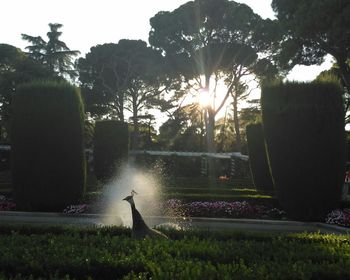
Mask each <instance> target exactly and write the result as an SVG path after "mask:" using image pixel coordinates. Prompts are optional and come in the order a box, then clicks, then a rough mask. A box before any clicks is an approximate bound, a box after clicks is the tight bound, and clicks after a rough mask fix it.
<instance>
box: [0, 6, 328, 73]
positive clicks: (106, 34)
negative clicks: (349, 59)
mask: <svg viewBox="0 0 350 280" xmlns="http://www.w3.org/2000/svg"><path fill="white" fill-rule="evenodd" d="M186 2H188V0H123V1H122V0H99V1H96V0H61V1H57V0H55V1H53V0H31V1H30V0H5V1H1V4H0V7H1V14H0V43H6V44H10V45H14V46H16V47H19V48H21V49H24V48H25V47H26V46H27V45H28V43H27V42H26V41H23V40H22V39H21V33H25V34H28V35H32V36H38V35H40V36H42V37H43V38H44V39H46V38H47V37H46V33H47V32H48V30H49V27H48V23H61V24H63V28H62V29H61V31H62V32H63V34H62V36H61V39H62V41H64V42H65V43H66V44H67V46H68V47H69V48H70V49H71V50H79V51H80V52H81V54H82V55H84V54H85V53H87V52H88V51H89V49H90V48H91V47H92V46H95V45H97V44H104V43H110V42H115V43H117V42H118V41H119V40H120V39H142V40H145V41H147V39H148V32H149V31H150V25H149V19H150V18H151V17H152V16H154V15H155V14H156V13H157V12H159V11H172V10H174V9H176V8H177V7H179V6H180V5H182V4H184V3H186ZM237 2H242V3H246V4H247V5H249V6H250V7H251V8H252V9H253V10H254V12H256V13H258V14H260V15H261V16H262V17H263V18H267V17H270V18H272V17H273V16H274V13H273V11H272V9H271V6H270V4H271V0H237ZM329 67H330V63H329V62H328V63H327V64H326V65H325V66H323V67H318V66H310V67H297V69H294V71H292V73H291V75H289V78H290V79H295V80H311V79H313V78H314V77H315V76H316V75H317V74H318V73H319V72H320V71H321V70H323V69H325V68H329Z"/></svg>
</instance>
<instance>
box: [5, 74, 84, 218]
mask: <svg viewBox="0 0 350 280" xmlns="http://www.w3.org/2000/svg"><path fill="white" fill-rule="evenodd" d="M12 109H13V114H12V128H11V153H12V158H11V165H12V181H13V193H14V199H15V201H16V204H17V209H19V210H32V211H34V210H35V211H62V209H64V208H65V207H66V206H67V205H69V204H73V203H77V202H78V200H79V199H80V198H81V197H82V195H83V193H84V189H85V177H86V172H85V156H84V146H83V142H84V139H83V133H84V123H83V121H84V108H83V103H82V99H81V96H80V92H79V90H78V89H77V88H75V87H73V86H71V85H70V84H68V83H63V82H61V83H58V82H53V81H38V82H32V83H28V84H24V85H22V86H20V87H19V88H18V90H17V91H16V94H15V96H14V99H13V105H12Z"/></svg>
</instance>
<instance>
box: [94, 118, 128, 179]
mask: <svg viewBox="0 0 350 280" xmlns="http://www.w3.org/2000/svg"><path fill="white" fill-rule="evenodd" d="M93 143H94V170H95V175H96V177H97V179H99V180H103V181H105V180H109V179H111V178H112V177H113V176H114V175H115V174H116V173H117V172H118V168H119V167H120V165H121V164H122V163H123V161H124V160H126V158H127V156H128V150H129V131H128V124H127V123H125V122H120V121H116V120H106V121H98V122H96V124H95V132H94V139H93Z"/></svg>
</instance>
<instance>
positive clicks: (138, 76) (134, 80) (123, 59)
mask: <svg viewBox="0 0 350 280" xmlns="http://www.w3.org/2000/svg"><path fill="white" fill-rule="evenodd" d="M163 64H164V63H163V57H162V55H161V54H160V52H158V51H155V50H153V49H152V48H150V47H148V46H147V44H146V42H144V41H141V40H120V41H119V42H118V44H113V43H110V44H104V45H97V46H95V47H92V48H91V50H90V53H88V54H87V55H86V57H85V58H80V59H79V63H78V65H79V73H80V81H81V83H82V88H83V92H84V95H85V100H86V103H87V104H88V111H89V112H90V113H91V115H92V116H93V117H94V116H99V117H101V116H103V115H108V116H110V117H117V118H118V119H119V120H120V121H124V118H125V116H124V114H125V113H124V111H125V110H127V111H129V112H130V113H131V114H132V116H131V118H130V119H131V120H132V123H133V130H132V133H131V136H132V137H131V138H132V148H133V149H138V148H139V142H140V141H139V136H140V122H141V120H142V119H145V118H147V117H148V115H149V114H147V110H148V109H150V108H152V107H156V105H158V102H157V101H158V100H159V99H162V96H161V95H162V94H164V93H165V91H166V90H167V89H168V88H169V87H170V85H171V82H170V81H169V80H168V79H167V77H166V75H165V71H164V66H163ZM143 114H144V115H143Z"/></svg>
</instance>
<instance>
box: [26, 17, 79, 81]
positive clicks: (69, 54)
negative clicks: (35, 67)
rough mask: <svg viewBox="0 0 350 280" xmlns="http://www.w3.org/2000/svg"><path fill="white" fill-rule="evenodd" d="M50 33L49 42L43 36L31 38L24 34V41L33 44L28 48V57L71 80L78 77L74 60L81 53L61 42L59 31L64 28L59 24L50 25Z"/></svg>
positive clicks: (48, 34) (48, 35)
mask: <svg viewBox="0 0 350 280" xmlns="http://www.w3.org/2000/svg"><path fill="white" fill-rule="evenodd" d="M49 27H50V31H49V32H47V37H48V41H45V40H44V39H43V38H41V36H36V37H35V36H31V35H27V34H22V39H23V40H26V41H28V42H29V43H31V45H30V46H27V47H26V49H27V50H28V55H29V56H30V57H31V58H33V59H35V60H38V61H40V62H41V63H43V64H44V65H46V66H47V67H48V68H49V69H50V70H51V71H53V72H56V73H58V74H59V75H60V76H62V77H65V76H67V75H68V77H70V78H74V77H75V76H76V72H75V70H74V63H73V61H72V58H73V57H74V56H77V55H78V54H79V53H80V52H79V51H72V50H70V49H69V48H68V47H67V45H66V44H65V43H64V42H63V41H60V39H59V37H60V36H61V35H62V32H60V31H59V29H60V28H62V27H63V25H62V24H59V23H49Z"/></svg>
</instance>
